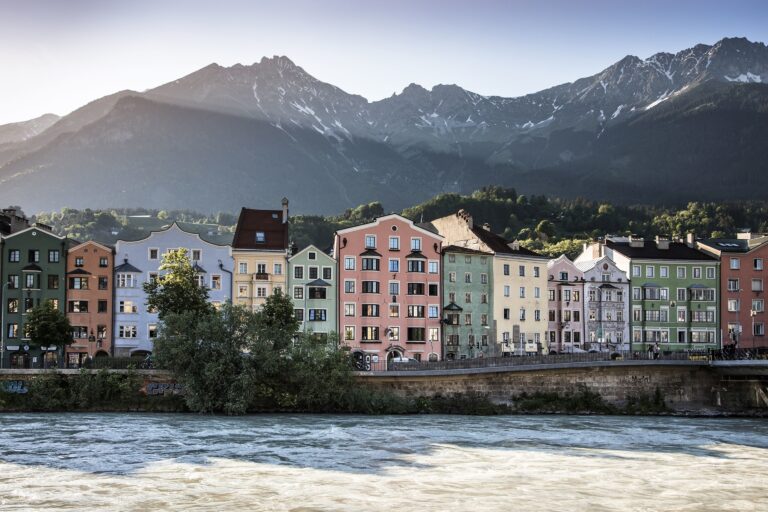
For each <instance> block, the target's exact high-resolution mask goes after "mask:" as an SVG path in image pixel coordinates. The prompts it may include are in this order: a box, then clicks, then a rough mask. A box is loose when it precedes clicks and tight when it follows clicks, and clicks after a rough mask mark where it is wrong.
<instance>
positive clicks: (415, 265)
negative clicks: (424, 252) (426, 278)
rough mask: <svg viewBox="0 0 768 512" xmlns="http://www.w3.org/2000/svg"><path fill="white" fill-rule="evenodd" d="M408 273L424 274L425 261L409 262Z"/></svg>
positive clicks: (411, 260) (412, 260)
mask: <svg viewBox="0 0 768 512" xmlns="http://www.w3.org/2000/svg"><path fill="white" fill-rule="evenodd" d="M408 272H420V273H424V261H423V260H414V259H410V260H408Z"/></svg>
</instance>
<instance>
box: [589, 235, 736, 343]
mask: <svg viewBox="0 0 768 512" xmlns="http://www.w3.org/2000/svg"><path fill="white" fill-rule="evenodd" d="M587 251H591V252H592V253H593V254H594V253H595V252H597V253H598V254H604V255H605V256H608V257H609V258H611V259H612V260H613V261H614V262H615V263H616V266H617V267H618V268H619V269H621V270H622V271H624V272H626V273H627V274H628V275H629V278H630V282H631V285H630V290H631V291H630V294H631V295H630V311H631V318H630V327H631V350H633V351H638V352H644V351H648V350H649V349H651V348H652V347H653V346H654V345H655V344H656V343H658V344H659V346H660V347H661V349H662V350H663V351H682V350H704V349H708V348H718V347H719V346H720V341H721V333H720V314H719V310H720V306H719V300H720V297H719V296H720V293H719V290H720V262H719V261H718V260H717V259H716V258H715V257H713V256H711V255H708V254H706V253H704V252H702V251H699V250H697V249H696V248H695V245H694V243H693V240H689V241H688V243H682V242H673V241H669V240H663V239H660V238H657V239H656V240H655V241H650V240H643V239H638V238H632V237H629V238H625V237H609V238H607V239H606V240H605V241H604V242H598V246H597V247H589V248H588V249H587ZM601 251H602V252H601Z"/></svg>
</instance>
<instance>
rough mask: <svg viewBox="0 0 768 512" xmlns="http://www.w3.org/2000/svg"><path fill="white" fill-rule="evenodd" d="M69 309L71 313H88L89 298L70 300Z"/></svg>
mask: <svg viewBox="0 0 768 512" xmlns="http://www.w3.org/2000/svg"><path fill="white" fill-rule="evenodd" d="M68 304H69V306H68V308H67V311H69V312H70V313H87V312H88V301H87V300H71V301H69V303H68Z"/></svg>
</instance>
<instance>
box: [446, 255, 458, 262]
mask: <svg viewBox="0 0 768 512" xmlns="http://www.w3.org/2000/svg"><path fill="white" fill-rule="evenodd" d="M448 263H456V255H455V254H449V255H448Z"/></svg>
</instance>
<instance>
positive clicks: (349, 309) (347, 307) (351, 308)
mask: <svg viewBox="0 0 768 512" xmlns="http://www.w3.org/2000/svg"><path fill="white" fill-rule="evenodd" d="M344 316H355V304H344Z"/></svg>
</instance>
